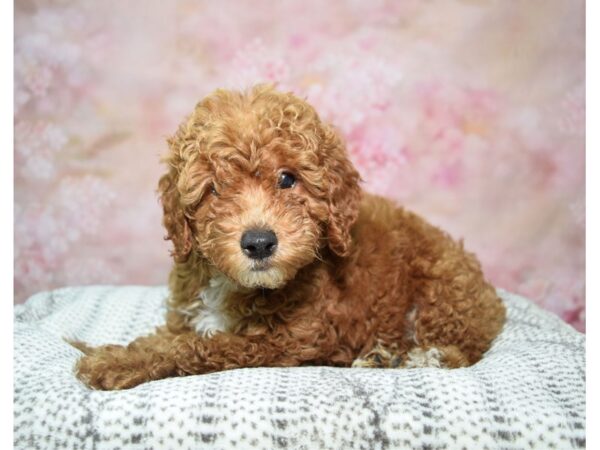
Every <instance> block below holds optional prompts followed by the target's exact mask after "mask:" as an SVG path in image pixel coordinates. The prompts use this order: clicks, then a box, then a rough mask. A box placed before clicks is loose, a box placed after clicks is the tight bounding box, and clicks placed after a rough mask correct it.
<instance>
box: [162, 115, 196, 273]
mask: <svg viewBox="0 0 600 450" xmlns="http://www.w3.org/2000/svg"><path fill="white" fill-rule="evenodd" d="M167 142H168V144H169V154H168V155H167V157H166V158H165V161H164V162H166V163H167V164H168V165H169V171H168V172H167V173H166V174H165V175H163V176H162V177H161V178H160V180H159V182H158V191H159V194H160V200H161V203H162V207H163V225H164V226H165V228H166V229H167V235H166V236H165V239H170V240H171V241H172V242H173V251H172V252H171V256H173V259H174V260H175V262H178V263H182V262H185V261H187V259H188V256H189V254H190V252H191V251H192V247H193V234H192V228H191V226H190V223H189V219H188V218H187V217H186V215H185V205H184V204H183V202H182V197H181V193H180V192H179V189H178V183H179V182H180V177H181V176H182V171H183V170H184V161H183V160H182V154H183V150H184V147H185V145H186V140H185V138H184V135H183V133H182V128H181V127H180V129H179V130H178V131H177V133H176V134H175V136H173V137H172V138H169V139H168V140H167Z"/></svg>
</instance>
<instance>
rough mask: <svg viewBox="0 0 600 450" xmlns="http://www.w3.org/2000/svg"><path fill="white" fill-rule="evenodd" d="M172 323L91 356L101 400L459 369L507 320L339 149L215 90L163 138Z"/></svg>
mask: <svg viewBox="0 0 600 450" xmlns="http://www.w3.org/2000/svg"><path fill="white" fill-rule="evenodd" d="M168 143H169V149H170V151H169V154H168V156H167V157H166V163H167V165H168V172H167V173H166V174H165V175H164V176H163V177H162V178H161V179H160V182H159V191H160V196H161V201H162V205H163V210H164V225H165V227H166V230H167V233H168V234H167V238H168V239H170V240H171V241H172V243H173V246H174V250H173V255H172V256H173V258H174V266H173V270H172V272H171V275H170V278H169V287H170V297H169V299H168V315H167V320H166V325H165V326H163V327H160V328H158V329H157V330H156V333H155V334H153V335H150V336H146V337H140V338H138V339H137V340H135V341H133V342H132V343H131V344H129V345H128V346H118V345H105V346H102V347H98V348H90V347H88V346H87V345H85V344H82V343H76V344H75V345H76V346H77V347H78V348H80V349H81V350H82V351H83V352H84V353H85V354H86V355H85V356H83V358H81V359H80V360H79V362H78V363H77V366H76V373H77V376H78V377H79V378H80V379H81V380H82V381H83V382H84V383H86V384H87V385H88V386H90V387H92V388H96V389H126V388H131V387H133V386H136V385H138V384H140V383H144V382H147V381H151V380H158V379H162V378H166V377H173V376H185V375H194V374H203V373H209V372H215V371H220V370H228V369H235V368H239V367H259V366H268V367H289V366H300V365H329V366H340V367H350V366H352V367H398V368H411V367H440V368H455V367H465V366H469V365H471V364H474V363H476V362H477V361H479V360H480V359H481V357H482V355H483V353H484V352H485V351H486V350H487V349H488V348H489V347H490V343H491V341H492V340H493V339H494V337H495V336H496V335H497V334H498V333H499V332H500V330H501V328H502V325H503V323H504V319H505V309H504V306H503V305H502V303H501V301H500V299H499V298H498V296H497V294H496V292H495V290H494V288H493V287H492V286H491V285H490V284H489V283H488V282H487V281H486V280H485V278H484V276H483V274H482V271H481V267H480V264H479V263H478V261H477V259H476V258H475V256H474V255H472V254H471V253H468V252H466V251H465V250H464V249H463V246H462V244H461V243H457V242H455V241H453V240H452V239H451V238H450V237H449V236H448V235H447V234H446V233H444V232H443V231H441V230H439V229H438V228H436V227H434V226H432V225H429V224H428V223H427V222H425V221H424V220H423V219H421V218H420V217H418V216H417V215H415V214H413V213H411V212H409V211H406V210H404V209H402V208H400V207H398V206H396V205H394V204H393V203H392V202H391V201H389V200H386V199H384V198H381V197H377V196H374V195H370V194H367V193H365V192H363V191H361V188H360V186H359V180H360V178H359V175H358V173H357V171H356V169H355V168H354V167H353V165H352V163H351V162H350V160H349V159H348V155H347V154H346V150H345V148H344V144H343V142H342V140H341V139H340V137H339V135H338V134H337V133H336V132H335V131H334V129H333V128H332V127H330V126H329V125H327V124H325V123H323V122H322V121H321V120H320V119H319V116H318V115H317V113H316V112H315V110H314V109H313V108H312V107H311V106H310V105H309V104H308V103H306V102H305V101H303V100H302V99H300V98H298V97H296V96H294V95H292V94H291V93H282V92H278V91H276V90H275V89H274V88H272V87H269V86H257V87H255V88H254V89H252V90H251V91H249V92H246V93H240V92H232V91H226V90H218V91H216V92H214V93H213V94H211V95H210V96H208V97H207V98H205V99H204V100H203V101H201V102H200V103H199V104H198V105H197V106H196V109H195V111H194V112H193V113H192V115H191V116H190V117H189V118H188V119H187V120H186V121H185V122H184V123H183V124H182V125H181V126H180V127H179V129H178V130H177V133H176V134H175V136H173V137H172V138H170V139H169V140H168Z"/></svg>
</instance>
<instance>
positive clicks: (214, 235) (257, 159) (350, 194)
mask: <svg viewBox="0 0 600 450" xmlns="http://www.w3.org/2000/svg"><path fill="white" fill-rule="evenodd" d="M169 144H170V153H169V155H168V157H167V163H168V164H169V165H170V170H169V172H168V173H167V174H166V175H164V176H163V177H162V178H161V181H160V183H159V190H160V191H161V198H162V202H163V209H164V223H165V226H166V228H167V231H168V238H169V239H171V240H172V241H173V243H174V247H175V251H174V257H175V260H176V261H177V262H185V261H186V260H187V259H188V257H189V255H190V253H192V252H196V253H197V254H199V255H200V256H201V258H202V259H203V260H204V261H205V262H206V263H208V265H209V266H211V267H213V268H214V269H216V270H217V271H219V272H221V273H223V274H225V275H226V276H227V277H229V278H230V279H231V280H233V281H234V282H236V283H237V284H239V285H241V286H243V287H247V288H258V287H262V288H271V289H274V288H279V287H282V286H283V285H284V284H285V283H286V282H287V281H289V280H290V279H292V278H293V277H294V276H295V275H296V273H297V271H298V270H299V269H300V268H302V267H303V266H305V265H307V264H309V263H310V262H312V261H313V260H314V259H315V258H318V257H319V255H320V254H321V252H322V249H323V248H325V247H326V246H328V247H329V248H330V249H331V250H332V251H333V252H334V253H336V254H338V255H340V256H344V255H346V254H347V253H348V251H349V247H350V245H351V242H350V227H351V226H352V224H353V223H354V221H355V220H356V216H357V214H358V202H359V197H360V190H359V187H358V179H359V177H358V174H357V172H356V170H355V169H354V168H353V166H352V164H351V163H350V162H349V160H348V159H347V156H346V152H345V150H344V148H343V145H342V143H341V141H340V139H339V138H338V136H337V135H336V134H335V133H334V132H333V130H332V129H331V128H330V127H328V126H326V125H324V124H323V123H321V121H320V120H319V118H318V116H317V114H316V112H315V111H314V109H313V108H312V107H311V106H310V105H308V104H307V103H306V102H304V101H302V100H300V99H298V98H297V97H295V96H293V95H291V94H283V93H279V92H277V91H275V90H274V89H272V88H270V87H264V86H261V87H257V88H255V89H254V90H253V91H252V92H250V93H248V94H241V93H236V92H229V91H217V92H215V93H214V94H212V95H211V96H209V97H207V98H206V99H204V100H203V101H202V102H201V103H200V104H198V106H197V107H196V110H195V112H194V113H193V114H192V116H191V117H190V118H189V119H188V120H187V122H185V123H184V124H182V125H181V126H180V128H179V130H178V132H177V134H176V135H175V136H174V137H173V138H172V139H170V140H169Z"/></svg>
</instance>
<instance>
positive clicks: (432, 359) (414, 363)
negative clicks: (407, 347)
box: [404, 347, 443, 369]
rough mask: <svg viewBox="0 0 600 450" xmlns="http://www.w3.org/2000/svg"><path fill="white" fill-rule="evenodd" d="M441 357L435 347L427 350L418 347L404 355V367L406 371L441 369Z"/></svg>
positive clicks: (440, 353)
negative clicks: (428, 368) (427, 368)
mask: <svg viewBox="0 0 600 450" xmlns="http://www.w3.org/2000/svg"><path fill="white" fill-rule="evenodd" d="M442 357H443V355H442V352H441V351H440V350H439V349H437V348H435V347H431V348H429V349H427V350H424V349H422V348H420V347H417V348H413V349H412V350H411V351H409V352H408V353H407V354H406V360H405V362H404V367H406V368H407V369H413V368H423V367H437V368H441V367H443V365H442Z"/></svg>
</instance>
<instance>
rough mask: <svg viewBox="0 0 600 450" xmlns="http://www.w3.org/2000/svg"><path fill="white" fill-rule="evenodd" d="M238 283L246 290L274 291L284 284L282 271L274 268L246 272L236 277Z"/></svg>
mask: <svg viewBox="0 0 600 450" xmlns="http://www.w3.org/2000/svg"><path fill="white" fill-rule="evenodd" d="M237 281H238V283H240V284H241V285H242V286H244V287H246V288H266V289H276V288H279V287H281V286H283V284H284V283H285V278H284V274H283V271H281V270H280V269H278V268H276V267H271V268H269V269H266V270H248V271H245V272H243V273H241V274H239V275H238V277H237Z"/></svg>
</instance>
